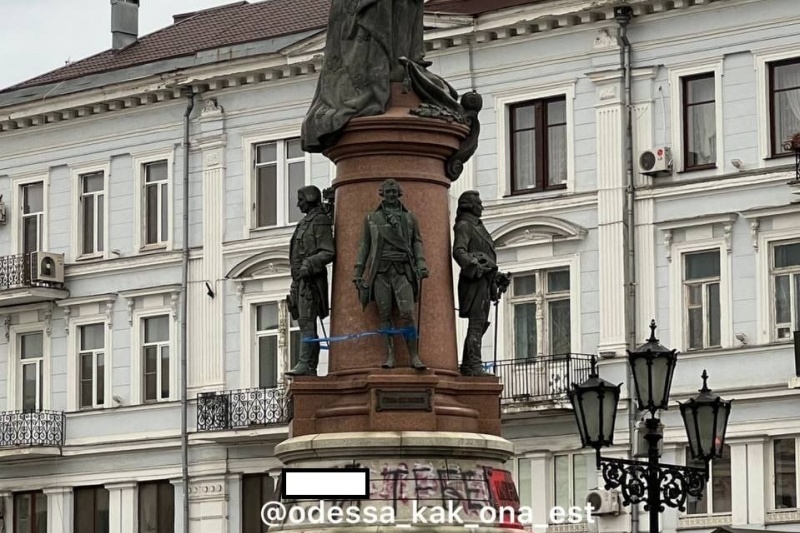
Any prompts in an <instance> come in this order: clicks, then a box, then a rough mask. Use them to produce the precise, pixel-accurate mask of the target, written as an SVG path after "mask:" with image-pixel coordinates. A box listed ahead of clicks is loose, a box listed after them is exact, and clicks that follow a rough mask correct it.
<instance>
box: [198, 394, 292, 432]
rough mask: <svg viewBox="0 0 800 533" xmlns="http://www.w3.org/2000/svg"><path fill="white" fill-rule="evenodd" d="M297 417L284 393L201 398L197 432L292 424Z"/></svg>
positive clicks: (200, 396) (217, 395) (223, 395)
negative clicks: (294, 417) (293, 417)
mask: <svg viewBox="0 0 800 533" xmlns="http://www.w3.org/2000/svg"><path fill="white" fill-rule="evenodd" d="M293 414H294V411H293V408H292V401H291V399H290V398H289V397H287V395H286V391H285V390H284V389H280V388H277V389H241V390H229V391H223V392H204V393H200V394H198V395H197V431H221V430H226V429H228V430H229V429H240V428H247V427H251V426H274V425H282V424H288V423H289V421H290V420H291V419H292V416H293Z"/></svg>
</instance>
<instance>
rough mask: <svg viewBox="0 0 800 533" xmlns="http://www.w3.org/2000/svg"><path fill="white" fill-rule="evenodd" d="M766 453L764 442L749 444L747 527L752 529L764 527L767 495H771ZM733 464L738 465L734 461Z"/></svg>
mask: <svg viewBox="0 0 800 533" xmlns="http://www.w3.org/2000/svg"><path fill="white" fill-rule="evenodd" d="M766 453H767V450H766V445H765V441H764V440H761V441H759V442H748V443H747V463H746V465H747V485H746V487H747V504H748V506H747V512H748V517H747V524H748V525H747V527H750V528H758V527H764V521H765V515H766V508H765V507H766V503H767V498H766V497H765V495H766V494H770V491H769V490H768V487H767V478H766V477H765V473H766V472H767V456H766ZM731 459H733V458H731ZM731 464H733V465H738V463H734V462H733V461H731ZM734 502H735V500H734Z"/></svg>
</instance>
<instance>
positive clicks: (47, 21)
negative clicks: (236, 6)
mask: <svg viewBox="0 0 800 533" xmlns="http://www.w3.org/2000/svg"><path fill="white" fill-rule="evenodd" d="M235 1H236V0H141V1H140V5H141V7H140V8H139V36H142V35H146V34H148V33H152V32H154V31H155V30H157V29H159V28H163V27H164V26H168V25H169V24H171V23H172V15H174V14H177V13H186V12H188V11H197V10H199V9H204V8H208V7H213V6H220V5H225V4H231V3H233V2H235ZM254 1H255V0H250V2H251V3H253V2H254ZM0 22H2V31H0V88H4V87H9V86H11V85H14V84H16V83H19V82H21V81H25V80H27V79H30V78H33V77H35V76H38V75H39V74H44V73H45V72H49V71H51V70H53V69H56V68H59V67H62V66H64V63H65V62H66V61H73V62H74V61H77V60H79V59H83V58H85V57H89V56H91V55H94V54H96V53H98V52H102V51H103V50H107V49H109V48H111V0H0Z"/></svg>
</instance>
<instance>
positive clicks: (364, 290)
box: [353, 179, 428, 370]
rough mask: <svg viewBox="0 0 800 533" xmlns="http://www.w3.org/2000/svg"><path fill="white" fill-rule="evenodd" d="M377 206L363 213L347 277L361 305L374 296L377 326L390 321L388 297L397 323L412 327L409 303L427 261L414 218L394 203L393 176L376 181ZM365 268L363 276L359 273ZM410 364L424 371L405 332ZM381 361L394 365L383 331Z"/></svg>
mask: <svg viewBox="0 0 800 533" xmlns="http://www.w3.org/2000/svg"><path fill="white" fill-rule="evenodd" d="M379 194H380V196H381V197H382V198H383V201H382V202H381V205H380V206H378V208H377V209H376V210H375V211H374V212H372V213H370V214H368V215H367V217H366V220H365V221H364V233H363V237H362V238H361V244H360V245H359V249H358V255H357V256H356V264H355V276H354V279H353V282H354V283H355V284H356V288H357V289H358V292H359V299H360V301H361V305H362V306H363V307H366V306H367V305H368V304H369V302H370V301H373V300H374V301H375V303H376V304H377V306H378V313H379V314H380V318H381V329H382V330H390V329H392V328H393V326H392V309H393V306H392V302H393V301H394V303H395V304H396V305H397V310H398V311H399V313H400V320H402V322H403V327H405V328H409V329H411V330H412V331H414V332H416V331H417V330H416V320H415V317H414V304H415V302H417V301H418V299H419V296H420V294H419V293H420V286H421V283H422V280H423V279H424V278H427V277H428V266H427V264H426V262H425V256H424V255H423V251H422V237H421V236H420V232H419V222H418V221H417V217H415V216H414V215H413V214H412V213H411V212H409V211H408V209H406V208H405V206H404V205H403V204H402V203H401V202H400V197H401V196H402V195H403V192H402V190H401V189H400V185H399V184H398V183H397V182H396V181H395V180H393V179H388V180H386V181H384V182H383V183H382V184H381V188H380V192H379ZM365 270H366V273H367V276H366V279H365V277H364V273H365ZM405 337H406V345H407V346H408V353H409V354H410V355H411V366H412V367H413V368H416V369H417V370H425V365H424V364H423V363H422V361H421V360H420V358H419V343H418V339H417V338H416V337H417V336H416V335H413V336H412V335H406V336H405ZM385 338H386V361H385V362H384V363H383V368H394V365H395V357H394V341H393V339H392V336H391V335H389V334H387V335H385Z"/></svg>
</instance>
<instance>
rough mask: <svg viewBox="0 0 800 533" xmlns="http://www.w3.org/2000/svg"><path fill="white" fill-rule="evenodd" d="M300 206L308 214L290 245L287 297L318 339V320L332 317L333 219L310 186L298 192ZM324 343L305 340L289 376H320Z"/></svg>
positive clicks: (306, 330) (305, 333) (306, 334)
mask: <svg viewBox="0 0 800 533" xmlns="http://www.w3.org/2000/svg"><path fill="white" fill-rule="evenodd" d="M297 207H298V208H299V209H300V212H302V213H304V214H305V216H304V217H303V219H302V220H300V222H299V223H298V224H297V227H296V228H295V230H294V235H292V240H291V243H290V244H289V262H290V264H291V271H292V286H291V289H290V292H289V296H288V297H287V303H288V305H289V312H290V313H291V314H292V318H294V319H295V320H297V323H298V325H299V326H300V334H301V337H302V338H303V339H309V338H311V339H316V338H318V335H317V320H322V319H323V318H325V317H326V316H328V310H329V309H328V263H330V262H332V261H333V257H334V247H333V232H332V223H331V219H330V218H329V217H328V215H327V214H326V212H325V208H324V207H323V206H322V193H321V192H320V190H319V189H318V188H317V187H314V186H313V185H309V186H306V187H301V188H300V189H298V191H297ZM319 350H320V346H319V343H317V342H303V343H302V346H301V348H300V359H299V360H298V362H297V364H296V365H295V366H294V368H292V369H291V370H289V371H288V372H286V375H287V376H316V375H317V364H318V363H319Z"/></svg>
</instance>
